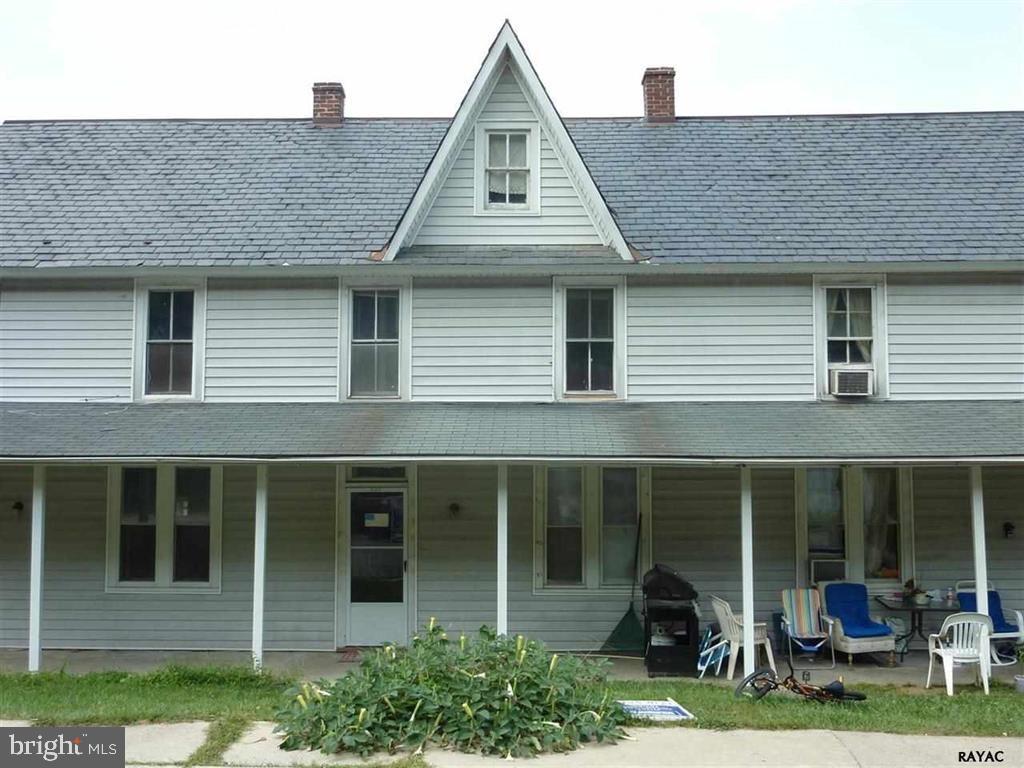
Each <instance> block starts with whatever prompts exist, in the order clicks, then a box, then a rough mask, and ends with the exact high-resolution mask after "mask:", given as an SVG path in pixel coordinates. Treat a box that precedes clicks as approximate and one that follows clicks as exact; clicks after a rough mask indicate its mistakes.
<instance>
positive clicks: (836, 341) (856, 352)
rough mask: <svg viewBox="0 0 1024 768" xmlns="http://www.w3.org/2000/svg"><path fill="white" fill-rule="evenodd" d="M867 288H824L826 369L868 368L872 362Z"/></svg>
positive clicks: (870, 292)
mask: <svg viewBox="0 0 1024 768" xmlns="http://www.w3.org/2000/svg"><path fill="white" fill-rule="evenodd" d="M871 294H872V290H871V288H826V289H825V309H826V323H827V328H826V334H827V339H826V347H827V354H828V364H829V368H833V367H837V366H839V367H846V366H851V365H856V366H860V365H863V366H869V365H871V362H872V360H873V356H872V352H873V350H872V344H873V343H874V332H873V330H872V327H873V325H874V321H873V319H872V309H871V305H872V301H871Z"/></svg>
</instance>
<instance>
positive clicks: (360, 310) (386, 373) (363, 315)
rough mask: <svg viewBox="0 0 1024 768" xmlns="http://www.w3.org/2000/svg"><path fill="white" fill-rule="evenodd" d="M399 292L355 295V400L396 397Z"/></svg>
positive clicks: (352, 364)
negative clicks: (357, 398)
mask: <svg viewBox="0 0 1024 768" xmlns="http://www.w3.org/2000/svg"><path fill="white" fill-rule="evenodd" d="M398 328H399V291H398V290H397V289H392V290H358V291H353V292H352V345H351V346H352V349H351V355H350V358H349V360H350V368H351V376H350V385H349V392H350V394H351V396H352V397H397V396H398V378H399V377H398V367H399V330H398Z"/></svg>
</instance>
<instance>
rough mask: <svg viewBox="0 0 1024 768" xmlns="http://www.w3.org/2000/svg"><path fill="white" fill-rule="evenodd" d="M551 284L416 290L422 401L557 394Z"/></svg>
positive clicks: (417, 386)
mask: <svg viewBox="0 0 1024 768" xmlns="http://www.w3.org/2000/svg"><path fill="white" fill-rule="evenodd" d="M551 306H552V305H551V286H550V284H543V285H514V284H513V285H500V286H499V285H492V286H451V285H450V286H448V287H439V286H436V285H435V286H421V284H420V283H417V284H416V287H415V290H414V291H413V319H412V337H413V347H412V390H413V397H414V398H415V399H417V400H520V401H522V400H551V398H552V389H551V387H552V383H551V382H552V379H551V365H552V361H551V355H552V347H551V328H552V322H553V320H552V308H551Z"/></svg>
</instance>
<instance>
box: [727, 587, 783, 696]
mask: <svg viewBox="0 0 1024 768" xmlns="http://www.w3.org/2000/svg"><path fill="white" fill-rule="evenodd" d="M711 608H712V609H713V610H714V612H715V618H717V619H718V626H719V627H721V629H722V639H723V640H724V641H725V642H727V643H729V671H728V677H729V679H730V680H732V678H733V675H734V674H735V672H736V657H737V656H739V655H740V651H741V650H743V623H742V622H741V621H740V620H739V619H737V618H736V615H735V614H734V613H733V612H732V606H730V605H729V603H727V602H726V601H725V600H723V599H722V598H720V597H717V596H715V595H712V596H711ZM759 645H761V646H764V652H765V653H766V654H767V656H768V666H769V667H771V668H772V672H777V670H776V669H775V657H774V656H773V655H772V644H771V642H770V641H769V640H768V625H767V624H766V623H765V622H763V621H757V622H754V653H757V646H759Z"/></svg>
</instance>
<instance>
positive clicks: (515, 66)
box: [385, 22, 632, 260]
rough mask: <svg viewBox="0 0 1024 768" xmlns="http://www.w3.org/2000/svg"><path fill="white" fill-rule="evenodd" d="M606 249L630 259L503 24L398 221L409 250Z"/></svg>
mask: <svg viewBox="0 0 1024 768" xmlns="http://www.w3.org/2000/svg"><path fill="white" fill-rule="evenodd" d="M552 245H555V246H588V247H593V246H606V247H608V248H610V249H611V250H613V251H614V252H615V253H617V254H618V255H619V256H620V257H621V258H623V259H628V260H632V255H631V253H630V251H629V249H628V247H627V246H626V243H625V241H624V240H623V238H622V234H621V233H620V232H619V229H618V226H617V224H616V223H615V220H614V218H613V217H612V215H611V212H610V211H609V209H608V206H607V204H606V203H605V201H604V198H603V197H602V196H601V193H600V191H599V190H598V188H597V185H596V184H595V183H594V181H593V179H592V178H591V176H590V173H589V171H588V170H587V167H586V165H585V163H584V162H583V159H582V158H581V157H580V155H579V152H578V151H577V149H576V146H575V144H574V143H573V141H572V138H571V137H570V136H569V134H568V131H567V130H566V128H565V124H564V123H563V122H562V119H561V117H560V116H559V115H558V112H557V111H556V110H555V107H554V105H553V104H552V103H551V99H550V98H549V97H548V95H547V92H546V91H545V90H544V87H543V85H542V84H541V82H540V80H539V78H538V77H537V74H536V72H535V71H534V69H533V65H532V64H531V63H530V61H529V59H528V58H527V56H526V53H525V52H524V51H523V49H522V46H521V45H520V43H519V40H518V38H517V37H516V36H515V33H514V32H513V31H512V28H511V26H510V25H509V24H508V22H505V24H504V25H503V26H502V28H501V31H500V32H499V33H498V36H497V38H495V41H494V43H493V44H492V46H491V48H490V50H489V52H488V54H487V58H486V59H485V60H484V62H483V64H482V65H481V67H480V70H479V72H478V73H477V76H476V78H474V80H473V83H472V85H471V86H470V89H469V91H468V92H467V94H466V96H465V97H464V98H463V101H462V104H461V105H460V107H459V110H458V112H457V113H456V115H455V117H454V119H453V120H452V123H451V125H450V127H449V129H448V132H447V133H446V135H445V137H444V139H443V140H442V142H441V145H440V146H439V148H438V150H437V153H436V154H435V156H434V158H433V160H432V161H431V163H430V165H429V167H428V168H427V171H426V172H425V174H424V176H423V179H422V180H421V182H420V185H419V187H418V188H417V190H416V193H415V195H414V196H413V199H412V201H411V202H410V204H409V206H408V208H407V209H406V212H405V214H404V215H403V217H402V219H401V221H400V222H399V224H398V227H397V228H396V230H395V234H394V236H393V237H392V241H391V243H390V245H389V246H388V248H387V251H386V254H385V259H386V260H391V259H394V258H396V257H398V258H400V253H401V251H402V249H403V248H409V247H412V246H552Z"/></svg>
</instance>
